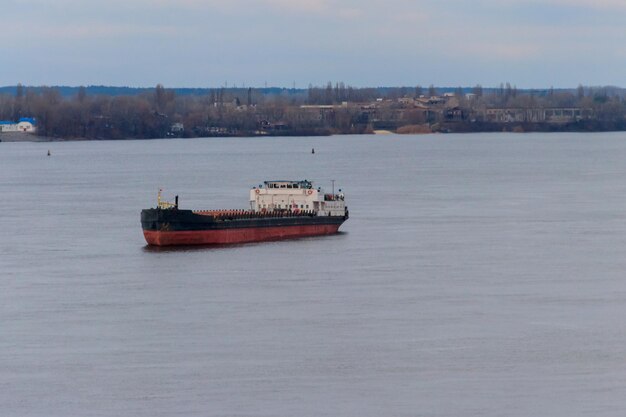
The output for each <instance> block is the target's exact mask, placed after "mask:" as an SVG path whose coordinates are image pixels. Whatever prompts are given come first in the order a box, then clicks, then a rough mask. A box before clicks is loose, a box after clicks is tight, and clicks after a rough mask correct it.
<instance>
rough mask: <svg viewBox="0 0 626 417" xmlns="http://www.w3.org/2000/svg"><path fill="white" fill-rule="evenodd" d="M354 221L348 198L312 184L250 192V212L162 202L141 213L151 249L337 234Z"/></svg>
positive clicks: (281, 184) (279, 184) (271, 184)
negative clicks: (342, 226)
mask: <svg viewBox="0 0 626 417" xmlns="http://www.w3.org/2000/svg"><path fill="white" fill-rule="evenodd" d="M347 219H348V207H347V206H346V205H345V198H344V194H343V193H342V192H341V190H339V193H335V192H334V190H333V192H332V193H330V194H327V193H325V192H324V191H323V190H322V189H321V188H320V187H318V188H315V187H314V186H313V183H312V182H311V181H307V180H303V181H265V182H264V183H263V185H260V186H259V187H258V188H257V187H253V188H252V189H251V190H250V209H246V210H182V209H180V208H179V207H178V197H176V201H175V202H174V203H169V202H165V201H162V200H161V192H160V191H159V195H158V199H157V207H156V208H151V209H145V210H142V211H141V226H142V228H143V235H144V237H145V239H146V242H148V244H149V245H153V246H173V245H218V244H229V243H245V242H261V241H266V240H276V239H285V238H296V237H305V236H318V235H329V234H333V233H337V231H338V230H339V226H341V225H342V223H343V222H344V221H346V220H347Z"/></svg>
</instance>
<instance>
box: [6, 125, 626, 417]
mask: <svg viewBox="0 0 626 417" xmlns="http://www.w3.org/2000/svg"><path fill="white" fill-rule="evenodd" d="M313 147H314V148H315V151H316V153H315V154H314V155H312V154H311V148H313ZM48 149H50V150H51V152H52V156H51V157H47V156H46V152H47V150H48ZM301 178H307V179H312V180H317V181H318V185H322V186H327V187H328V188H329V187H330V180H331V179H336V180H337V187H338V188H339V187H340V188H342V189H343V190H344V192H345V193H346V200H347V202H348V205H349V207H350V214H351V216H352V217H351V219H350V220H348V222H346V223H345V224H344V226H342V230H343V233H341V234H339V235H336V236H330V237H321V238H309V239H301V240H295V241H282V242H272V243H263V244H249V245H240V246H232V247H221V248H213V249H210V248H209V249H207V248H199V249H186V250H153V249H149V248H147V247H146V246H145V242H144V240H143V236H142V234H141V228H140V224H139V212H140V210H141V209H142V208H145V207H149V206H154V204H155V198H156V191H157V189H158V188H159V187H164V188H165V192H166V194H167V195H170V196H173V195H174V194H178V195H180V198H181V206H182V207H185V208H232V207H241V208H245V207H246V205H247V196H248V189H249V187H251V186H253V185H256V184H258V183H259V182H260V181H262V180H265V179H301ZM0 209H1V210H0V410H1V411H0V415H2V416H64V417H65V416H174V415H180V416H246V417H252V416H280V417H282V416H284V417H293V416H304V417H308V416H311V417H313V416H315V417H317V416H355V417H356V416H359V417H361V416H619V415H624V414H625V413H626V320H624V317H626V134H624V133H611V134H593V135H582V134H550V135H544V134H525V135H516V134H488V135H430V136H376V137H375V136H346V137H329V138H255V139H246V138H242V139H198V140H154V141H124V142H74V143H0Z"/></svg>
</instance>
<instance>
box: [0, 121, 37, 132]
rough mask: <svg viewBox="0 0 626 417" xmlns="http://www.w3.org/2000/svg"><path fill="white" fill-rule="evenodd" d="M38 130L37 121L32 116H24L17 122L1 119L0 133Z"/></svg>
mask: <svg viewBox="0 0 626 417" xmlns="http://www.w3.org/2000/svg"><path fill="white" fill-rule="evenodd" d="M36 131H37V121H36V120H35V119H34V118H32V117H22V118H20V119H19V120H18V121H17V122H12V121H6V120H0V133H5V132H20V133H35V132H36Z"/></svg>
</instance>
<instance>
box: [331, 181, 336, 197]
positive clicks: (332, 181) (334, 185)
mask: <svg viewBox="0 0 626 417" xmlns="http://www.w3.org/2000/svg"><path fill="white" fill-rule="evenodd" d="M330 182H332V183H333V195H335V180H330Z"/></svg>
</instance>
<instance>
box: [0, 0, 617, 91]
mask: <svg viewBox="0 0 626 417" xmlns="http://www.w3.org/2000/svg"><path fill="white" fill-rule="evenodd" d="M1 4H2V5H3V7H2V23H0V34H1V35H2V36H1V41H0V57H1V58H0V85H14V84H16V83H18V82H21V83H22V84H25V85H93V84H95V85H99V84H105V85H118V86H122V85H124V86H126V85H127V86H138V87H145V86H153V85H156V84H157V83H162V84H164V85H165V86H166V87H217V86H221V85H224V84H226V83H228V86H233V85H237V86H244V85H245V86H259V87H260V86H263V85H265V84H267V85H268V86H286V87H291V86H292V85H294V83H295V86H296V87H307V86H308V85H309V84H310V83H311V84H314V85H322V84H325V83H326V82H327V81H333V82H335V81H344V82H345V83H346V84H350V85H354V86H359V87H361V86H398V85H406V86H414V85H423V86H428V85H429V84H434V85H436V86H458V85H462V86H472V85H475V84H482V85H483V86H485V87H490V86H496V85H498V84H499V83H500V82H507V81H508V82H510V83H511V84H514V85H517V86H518V87H520V88H532V87H537V88H539V87H549V86H554V87H576V86H577V85H578V84H579V83H582V84H584V85H617V86H622V87H626V0H447V1H442V0H428V1H424V0H387V1H374V0H223V1H219V0H97V1H96V0H2V2H1Z"/></svg>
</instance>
